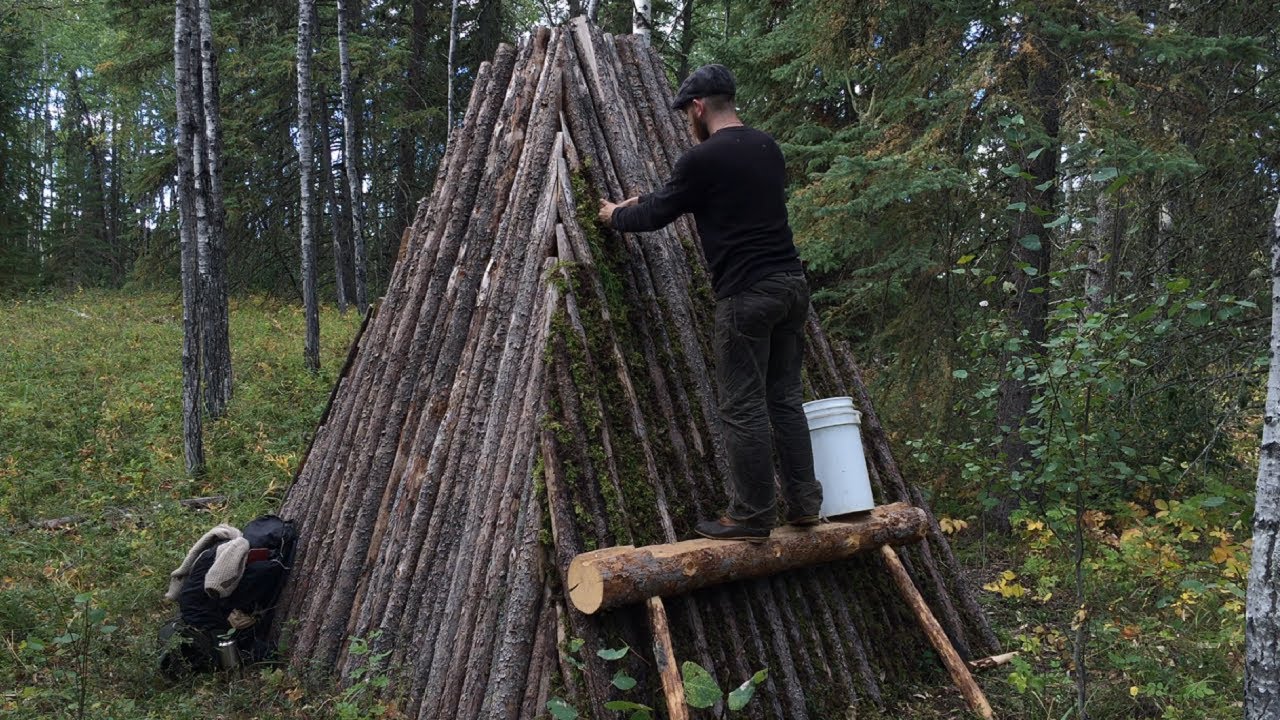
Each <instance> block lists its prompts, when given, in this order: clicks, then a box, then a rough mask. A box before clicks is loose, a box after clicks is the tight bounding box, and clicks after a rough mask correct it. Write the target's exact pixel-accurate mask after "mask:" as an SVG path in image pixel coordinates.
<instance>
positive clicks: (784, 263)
mask: <svg viewBox="0 0 1280 720" xmlns="http://www.w3.org/2000/svg"><path fill="white" fill-rule="evenodd" d="M736 91H737V88H736V86H735V83H734V79H733V74H732V73H730V72H729V69H728V68H726V67H725V66H723V65H704V66H703V67H700V68H698V69H697V70H695V71H694V72H693V73H692V74H691V75H689V77H688V78H686V79H685V81H684V82H683V83H682V84H681V85H680V91H679V92H678V93H677V94H676V99H675V102H674V103H673V104H672V109H674V110H683V111H684V113H685V115H686V117H688V119H689V125H690V127H691V128H692V130H693V134H694V136H695V137H697V139H698V141H699V144H698V145H696V146H694V147H693V148H691V149H690V150H689V151H688V152H686V153H685V154H684V155H683V156H681V157H680V159H679V160H677V161H676V165H675V169H674V170H673V171H672V174H671V178H670V179H669V180H667V182H666V184H665V185H663V186H662V188H660V189H659V190H657V191H655V192H652V193H649V194H647V195H641V196H639V197H633V198H630V199H628V200H625V201H623V202H621V203H617V204H615V203H612V202H609V201H608V200H604V199H602V200H601V201H600V213H599V219H600V221H601V222H602V223H604V224H605V225H608V226H609V227H612V228H613V229H615V230H618V231H622V232H646V231H651V230H657V229H659V228H662V227H665V226H666V225H668V224H670V223H671V222H673V221H674V220H675V219H676V218H678V217H679V216H680V215H683V214H684V213H689V212H691V213H693V217H694V220H695V221H696V222H697V225H698V235H699V236H700V237H701V239H702V250H703V253H704V254H705V255H706V258H707V264H708V265H709V266H710V270H711V284H712V287H713V289H714V290H715V294H716V314H715V317H716V337H715V346H716V374H717V376H718V377H717V379H718V385H719V400H720V420H721V423H722V424H723V426H724V436H725V446H726V449H727V451H728V455H729V472H730V475H731V478H730V480H731V483H730V489H731V497H730V499H729V508H728V511H727V512H726V513H725V514H724V516H722V517H720V518H719V519H717V520H703V521H700V522H699V523H698V524H697V528H696V529H697V532H698V534H699V535H702V536H704V537H709V538H716V539H722V540H752V541H763V540H764V539H765V538H767V537H768V536H769V531H770V530H771V529H772V528H773V526H774V524H775V522H776V521H777V508H776V496H777V493H776V491H775V486H774V479H773V459H772V454H771V446H772V447H776V448H777V451H778V460H779V464H780V465H781V471H782V494H783V497H784V499H785V500H786V504H787V522H789V523H791V524H793V525H802V526H809V525H815V524H817V522H818V510H819V508H820V506H821V505H822V486H821V485H819V484H818V482H817V480H816V479H815V478H814V475H813V448H812V446H811V445H810V440H809V426H808V423H807V422H806V420H805V416H804V410H803V408H801V400H802V386H801V381H800V368H801V365H802V364H803V360H804V323H805V319H806V318H807V317H808V313H809V286H808V283H807V282H806V281H805V277H804V269H803V268H802V267H801V265H800V257H799V254H798V253H797V252H796V247H795V244H794V242H793V241H792V236H791V227H790V225H788V224H787V205H786V196H785V184H786V173H785V168H784V161H783V157H782V151H781V150H780V149H779V148H778V144H777V143H775V142H774V141H773V138H772V137H770V136H769V135H767V134H766V133H763V132H761V131H759V130H755V129H753V128H749V127H747V126H746V125H744V124H743V122H742V120H740V119H739V118H738V113H737V110H736V109H735V107H734V96H735V94H736ZM770 424H772V428H773V432H772V436H771V434H770Z"/></svg>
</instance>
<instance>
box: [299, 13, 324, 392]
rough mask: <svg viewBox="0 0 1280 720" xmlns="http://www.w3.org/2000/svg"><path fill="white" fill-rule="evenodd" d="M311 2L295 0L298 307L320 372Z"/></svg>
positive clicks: (308, 354)
mask: <svg viewBox="0 0 1280 720" xmlns="http://www.w3.org/2000/svg"><path fill="white" fill-rule="evenodd" d="M314 9H315V0H298V178H299V185H300V187H301V195H302V208H301V214H302V218H301V219H302V305H303V308H304V310H305V312H306V315H307V339H306V346H305V348H304V349H303V352H302V355H303V360H304V361H305V362H306V366H307V369H308V370H310V371H312V372H315V371H317V370H319V369H320V309H319V307H318V306H317V304H316V229H315V224H314V222H313V221H312V220H313V218H314V217H315V215H314V210H315V197H314V194H313V188H314V187H315V178H314V177H313V172H314V165H315V157H314V155H315V153H314V150H313V147H312V144H311V143H312V139H311V17H312V13H313V12H314Z"/></svg>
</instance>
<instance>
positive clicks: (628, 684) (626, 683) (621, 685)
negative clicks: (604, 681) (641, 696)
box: [613, 670, 636, 692]
mask: <svg viewBox="0 0 1280 720" xmlns="http://www.w3.org/2000/svg"><path fill="white" fill-rule="evenodd" d="M613 686H614V687H616V688H618V689H619V690H622V691H624V692H625V691H627V690H630V689H631V688H633V687H635V686H636V679H635V678H633V677H631V676H630V675H628V674H627V671H626V670H619V671H618V672H617V674H616V675H614V676H613Z"/></svg>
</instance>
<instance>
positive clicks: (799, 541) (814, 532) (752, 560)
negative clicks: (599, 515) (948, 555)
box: [568, 502, 928, 615]
mask: <svg viewBox="0 0 1280 720" xmlns="http://www.w3.org/2000/svg"><path fill="white" fill-rule="evenodd" d="M927 530H928V520H927V518H926V516H925V513H924V511H923V510H921V509H920V508H918V507H915V506H913V505H910V504H908V503H904V502H899V503H893V504H892V505H883V506H881V507H877V508H875V509H874V510H871V511H870V512H868V513H867V514H865V515H862V516H859V517H855V518H850V519H848V520H845V521H841V522H830V523H824V524H822V525H818V526H817V527H814V528H811V529H800V528H795V527H791V526H783V527H780V528H777V529H775V530H774V531H773V533H772V534H771V535H770V536H769V539H768V540H765V541H764V542H763V543H759V544H753V543H749V542H742V541H729V540H707V539H698V540H685V541H683V542H676V543H668V544H663V545H646V546H644V547H635V546H633V545H623V546H619V547H612V548H604V549H602V550H593V551H591V552H587V553H582V554H580V555H578V556H577V557H575V558H574V559H573V562H572V563H570V565H569V579H568V585H569V598H570V599H571V600H572V601H573V604H574V606H575V607H577V608H578V610H580V611H582V612H583V613H586V614H587V615H591V614H593V613H596V612H598V611H600V610H607V609H609V608H615V607H619V606H621V605H628V604H630V603H635V602H641V601H643V600H646V599H647V598H650V597H655V596H656V597H669V596H672V595H682V594H684V593H688V592H692V591H694V590H699V589H701V588H705V587H710V586H712V585H719V584H722V583H727V582H733V581H736V580H749V579H752V578H758V577H765V576H768V575H774V574H776V573H780V572H783V571H786V570H795V569H797V568H803V567H809V566H811V565H818V564H821V563H827V562H834V561H836V560H843V559H846V558H849V557H852V556H853V555H857V554H859V553H862V552H866V551H870V550H875V549H876V548H879V547H881V546H884V545H907V544H910V543H914V542H919V541H920V540H921V539H922V538H924V536H925V533H926V532H927Z"/></svg>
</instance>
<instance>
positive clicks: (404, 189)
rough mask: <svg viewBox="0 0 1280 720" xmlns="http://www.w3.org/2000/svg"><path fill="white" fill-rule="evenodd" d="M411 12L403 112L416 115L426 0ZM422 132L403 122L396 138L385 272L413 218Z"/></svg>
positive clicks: (424, 47) (414, 5)
mask: <svg viewBox="0 0 1280 720" xmlns="http://www.w3.org/2000/svg"><path fill="white" fill-rule="evenodd" d="M411 6H412V8H411V11H412V13H413V15H412V17H411V18H410V21H409V71H408V75H407V77H406V83H407V86H406V88H405V93H404V114H405V116H406V117H408V118H417V117H418V116H419V115H420V114H421V111H422V109H423V107H424V101H423V90H424V88H423V84H424V82H425V78H426V71H425V67H424V66H425V63H426V55H427V14H428V10H429V8H428V6H427V1H426V0H412V3H411ZM421 133H422V127H421V125H420V124H419V123H417V122H416V121H415V122H410V123H406V124H405V126H404V127H402V128H400V136H399V138H397V144H398V149H397V154H398V157H397V159H396V192H395V213H394V215H393V217H394V218H395V222H394V224H393V225H392V227H391V228H390V230H391V232H390V233H385V234H386V236H387V238H386V243H387V244H386V246H385V247H384V248H383V257H382V261H383V265H384V266H385V267H386V269H387V272H388V273H390V271H391V268H392V267H393V266H394V265H395V260H396V253H397V252H398V251H399V249H400V243H399V240H400V239H401V237H402V235H401V233H402V232H403V231H404V230H406V229H407V228H408V226H409V224H410V223H411V222H412V220H413V212H414V208H415V206H416V204H417V199H418V177H417V174H418V139H419V136H420V135H421Z"/></svg>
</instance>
